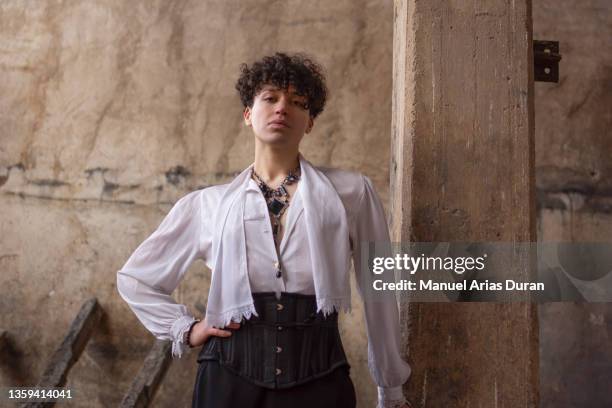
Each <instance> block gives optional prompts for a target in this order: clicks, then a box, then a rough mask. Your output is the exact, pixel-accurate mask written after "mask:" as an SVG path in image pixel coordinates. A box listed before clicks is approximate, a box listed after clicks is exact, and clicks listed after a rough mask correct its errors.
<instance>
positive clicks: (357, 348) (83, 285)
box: [0, 0, 393, 407]
mask: <svg viewBox="0 0 612 408" xmlns="http://www.w3.org/2000/svg"><path fill="white" fill-rule="evenodd" d="M392 17H393V15H392V3H391V2H378V1H365V0H359V1H338V2H327V1H323V0H319V1H309V2H299V1H289V2H279V1H258V2H241V1H238V0H231V1H225V2H219V1H179V0H174V1H165V0H164V1H162V0H157V1H144V0H139V1H134V2H129V3H126V2H121V1H113V0H111V1H48V2H38V1H33V0H27V1H23V0H15V1H3V2H2V3H0V42H1V43H2V44H3V47H2V48H3V52H2V53H1V54H0V95H1V96H0V211H1V212H2V218H1V219H0V227H1V231H2V233H1V236H0V243H1V244H0V247H1V252H0V267H1V268H2V274H1V275H0V294H1V296H0V329H5V330H8V332H9V335H10V338H11V343H12V345H11V347H12V348H13V352H12V355H13V357H14V356H17V357H16V358H12V360H11V361H12V362H13V363H15V364H13V365H11V366H10V367H8V364H4V366H5V367H4V368H3V369H2V370H0V385H2V386H5V385H6V386H8V385H17V384H19V385H33V384H35V383H36V381H37V379H38V377H39V376H40V374H41V372H42V370H43V368H44V365H45V362H46V361H47V359H48V358H49V356H50V354H51V352H52V351H53V350H54V348H55V347H56V346H57V345H59V343H60V342H61V340H62V338H63V336H64V334H65V332H66V330H67V328H68V326H69V324H70V322H71V320H72V319H73V318H74V316H75V315H76V313H77V311H78V309H79V307H80V305H81V304H82V302H84V301H85V300H86V299H87V298H89V297H90V296H97V297H98V299H99V301H100V303H101V305H102V307H103V309H104V311H105V315H104V317H103V319H102V322H101V324H100V327H99V328H98V329H97V330H96V331H95V333H94V336H93V338H92V340H91V341H90V343H89V344H88V346H87V348H86V349H85V351H84V353H83V355H82V356H81V358H80V359H79V361H78V363H77V364H76V365H75V366H74V367H73V369H72V371H71V372H70V375H69V382H68V386H70V387H72V388H74V390H75V392H76V393H77V394H79V395H81V396H86V398H87V400H88V406H99V407H103V406H104V407H106V406H111V405H115V404H117V403H118V402H119V401H120V399H121V398H122V396H123V393H124V392H125V391H126V390H127V388H128V386H129V384H130V382H131V379H132V378H133V377H134V376H135V374H136V373H137V371H138V369H139V367H140V364H141V363H142V360H143V358H144V356H145V355H146V353H147V351H148V348H149V346H150V345H151V343H152V340H153V337H152V336H151V335H150V334H148V332H146V331H145V330H144V329H143V328H142V326H141V325H140V323H139V322H138V321H137V320H136V318H135V317H134V316H133V315H132V314H131V312H130V311H129V309H128V308H127V306H126V305H125V303H124V302H123V301H122V300H121V299H120V297H119V296H118V294H117V291H116V288H115V273H116V271H117V269H119V268H120V267H121V266H122V264H123V263H124V262H125V261H126V260H127V258H128V256H129V255H130V253H131V252H132V251H133V250H134V249H135V248H136V246H137V245H138V244H139V243H140V242H141V241H142V240H143V239H144V238H146V236H148V235H149V234H150V233H151V232H152V231H153V230H154V229H155V227H156V226H157V225H158V224H159V222H160V221H161V219H162V217H163V216H164V215H165V214H166V213H167V211H168V210H169V208H170V206H171V204H172V203H174V202H175V201H176V200H177V199H178V198H179V197H181V196H182V195H184V194H186V193H187V192H189V191H191V190H194V189H197V188H200V187H204V186H208V185H213V184H219V183H223V182H227V181H229V180H231V178H232V177H233V176H234V175H235V174H236V173H237V172H239V171H240V170H242V169H243V168H244V167H246V166H247V165H248V164H250V162H251V160H252V155H253V140H252V136H251V134H250V133H249V132H250V131H249V130H248V129H247V128H245V127H244V126H243V124H242V117H241V112H242V108H241V106H240V101H239V98H238V96H237V94H236V91H235V90H234V82H235V80H236V78H237V75H238V73H239V70H238V67H239V64H240V63H242V62H250V61H252V60H254V59H255V58H257V57H260V56H262V55H265V54H266V53H270V52H273V51H275V50H285V51H292V52H295V51H304V52H307V53H310V54H312V55H313V56H314V57H315V58H316V59H318V60H319V61H320V62H321V63H322V64H323V65H324V66H325V67H326V68H327V74H328V85H329V88H330V99H329V102H328V106H327V108H326V111H325V112H324V113H323V114H322V115H321V116H320V117H319V118H317V122H316V124H315V128H314V130H313V132H312V133H311V134H310V135H308V137H307V138H306V139H305V141H304V143H303V153H304V154H305V156H306V157H307V158H308V159H309V160H310V161H312V162H313V163H315V164H317V165H325V166H332V167H344V168H350V169H355V170H359V171H361V172H363V173H365V174H367V175H368V176H370V177H371V178H372V180H373V181H374V183H375V185H376V187H377V188H378V190H379V192H380V194H381V196H382V197H384V198H385V199H386V196H387V194H388V169H387V162H388V157H389V156H388V154H389V153H388V151H389V145H388V139H389V132H390V116H391V101H390V99H389V95H390V93H391V49H392V44H391V39H392V25H391V20H392ZM381 22H382V23H381ZM209 277H210V275H209V272H208V271H207V270H206V268H205V267H204V265H203V263H201V262H196V263H195V264H194V265H193V266H192V267H191V268H190V271H189V272H188V278H187V279H186V280H185V281H184V282H183V283H182V284H181V286H180V287H179V288H178V289H177V291H176V292H175V298H176V299H177V300H178V301H179V302H184V303H185V304H186V305H188V306H189V307H190V309H191V310H192V311H194V312H196V311H197V310H198V309H199V310H200V311H201V310H202V308H203V305H205V304H206V293H207V288H208V283H209ZM353 304H354V305H355V306H357V300H356V299H354V302H353ZM341 330H342V332H343V336H344V338H345V339H346V346H347V349H348V353H349V359H350V362H351V364H352V376H353V378H354V382H355V384H356V388H357V391H358V394H359V395H358V397H359V401H360V404H361V406H371V405H372V404H373V400H374V397H375V391H376V390H375V387H374V385H373V382H372V381H371V379H370V377H369V374H368V372H367V355H366V343H365V338H364V329H363V322H362V319H361V311H360V308H359V307H356V310H355V311H354V312H353V314H352V315H350V316H347V317H345V318H344V319H343V322H342V329H341ZM4 361H7V362H8V360H4ZM195 370H196V364H195V352H191V353H189V354H188V355H187V357H186V358H183V359H181V360H178V361H175V362H174V363H173V365H172V367H171V368H170V371H169V372H168V374H167V375H166V379H165V381H164V382H163V385H162V388H161V389H160V391H159V393H158V397H157V398H156V401H155V406H177V405H178V406H186V405H188V403H189V401H190V399H191V390H192V387H193V381H194V379H195ZM82 401H83V400H81V402H82ZM76 405H78V400H77V403H76ZM81 406H82V405H81Z"/></svg>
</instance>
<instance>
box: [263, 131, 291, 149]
mask: <svg viewBox="0 0 612 408" xmlns="http://www.w3.org/2000/svg"><path fill="white" fill-rule="evenodd" d="M257 139H258V140H259V141H260V142H261V143H263V144H269V145H275V146H283V145H291V144H293V143H292V140H291V139H292V138H291V137H290V136H288V135H284V134H282V133H274V134H269V135H265V136H257Z"/></svg>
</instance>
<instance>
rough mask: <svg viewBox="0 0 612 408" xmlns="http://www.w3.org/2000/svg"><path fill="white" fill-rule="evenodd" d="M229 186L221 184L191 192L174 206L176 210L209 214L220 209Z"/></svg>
mask: <svg viewBox="0 0 612 408" xmlns="http://www.w3.org/2000/svg"><path fill="white" fill-rule="evenodd" d="M228 185H229V184H219V185H213V186H207V187H202V188H199V189H197V190H194V191H191V192H189V193H187V194H185V195H184V196H182V197H181V198H179V200H178V201H177V202H176V204H174V208H176V209H182V210H194V211H195V210H197V211H199V212H202V213H203V214H206V213H209V212H210V211H211V210H214V209H215V208H217V207H218V205H219V201H220V200H221V197H222V196H223V192H224V191H225V189H226V188H227V186H228Z"/></svg>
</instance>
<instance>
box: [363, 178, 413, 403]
mask: <svg viewBox="0 0 612 408" xmlns="http://www.w3.org/2000/svg"><path fill="white" fill-rule="evenodd" d="M363 182H364V190H363V194H362V196H361V199H360V202H359V205H358V207H357V212H356V213H355V215H354V217H355V220H354V223H355V227H354V228H355V231H354V232H355V237H354V238H353V264H354V267H355V273H356V274H357V276H356V277H357V279H356V280H357V286H358V289H359V293H360V294H361V296H362V299H363V301H364V309H365V320H366V331H367V335H368V366H369V368H370V373H371V374H372V377H373V378H374V381H375V382H376V384H377V385H378V404H379V407H385V406H391V405H394V403H398V402H400V401H404V395H403V392H402V384H404V383H405V382H406V381H407V380H408V377H409V376H410V366H409V365H408V363H406V362H405V361H404V360H403V359H402V357H401V353H400V330H399V311H398V306H397V301H396V299H395V296H386V297H385V298H384V299H383V298H382V297H383V296H382V295H381V298H380V299H379V298H376V299H373V298H372V297H371V296H366V295H365V293H364V292H365V291H366V288H364V287H363V284H364V283H363V282H368V281H370V279H367V278H366V279H363V278H364V276H362V274H365V273H368V274H369V273H371V272H370V270H369V268H366V267H365V266H362V263H361V256H362V250H363V248H362V246H363V245H362V244H364V243H368V242H369V243H384V244H388V243H389V229H388V227H387V221H386V218H385V213H384V210H383V207H382V204H381V202H380V199H379V198H378V196H377V194H376V192H375V190H374V187H373V186H372V182H371V181H370V180H369V179H368V178H367V177H365V176H364V177H363Z"/></svg>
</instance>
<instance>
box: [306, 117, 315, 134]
mask: <svg viewBox="0 0 612 408" xmlns="http://www.w3.org/2000/svg"><path fill="white" fill-rule="evenodd" d="M313 126H314V119H313V118H312V116H311V117H310V119H309V120H308V127H307V128H306V133H310V131H311V130H312V127H313Z"/></svg>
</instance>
